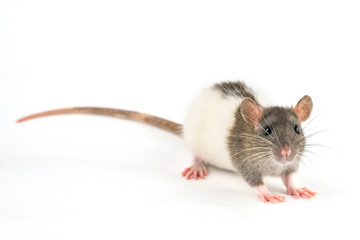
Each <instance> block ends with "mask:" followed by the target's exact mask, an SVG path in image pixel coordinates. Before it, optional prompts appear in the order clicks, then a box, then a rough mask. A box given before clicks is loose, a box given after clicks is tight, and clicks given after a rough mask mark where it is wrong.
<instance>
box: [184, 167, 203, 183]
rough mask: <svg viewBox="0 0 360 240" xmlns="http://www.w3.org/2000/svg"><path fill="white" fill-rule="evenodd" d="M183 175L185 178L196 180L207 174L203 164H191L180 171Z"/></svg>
mask: <svg viewBox="0 0 360 240" xmlns="http://www.w3.org/2000/svg"><path fill="white" fill-rule="evenodd" d="M181 175H183V177H185V178H186V179H191V178H193V179H195V180H197V179H198V178H199V177H200V178H201V179H204V178H205V176H207V175H208V173H207V170H206V167H205V166H191V167H188V168H185V170H184V171H183V172H182V173H181Z"/></svg>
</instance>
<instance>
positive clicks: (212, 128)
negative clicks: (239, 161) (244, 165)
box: [183, 82, 254, 170]
mask: <svg viewBox="0 0 360 240" xmlns="http://www.w3.org/2000/svg"><path fill="white" fill-rule="evenodd" d="M245 97H251V98H254V96H253V94H252V92H251V90H250V89H249V88H247V87H246V86H245V84H243V83H242V82H225V83H220V84H216V85H214V86H213V87H211V88H208V89H206V90H204V91H203V92H202V93H201V94H200V96H199V97H198V98H197V99H196V100H195V102H194V103H193V105H192V106H191V107H190V110H189V113H188V115H187V118H186V120H185V124H184V128H183V131H184V138H185V141H186V142H187V144H188V146H189V147H190V149H191V150H192V152H193V154H194V155H195V156H196V157H198V158H200V159H201V160H203V161H204V162H206V163H209V164H211V165H214V166H217V167H220V168H223V169H228V170H235V169H234V167H233V166H232V163H231V160H230V157H231V156H230V152H229V150H228V146H227V142H228V135H229V133H230V129H231V128H232V127H233V125H234V122H235V114H236V112H237V111H238V109H239V106H240V104H241V102H242V100H243V99H244V98H245Z"/></svg>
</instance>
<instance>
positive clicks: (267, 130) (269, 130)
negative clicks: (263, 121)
mask: <svg viewBox="0 0 360 240" xmlns="http://www.w3.org/2000/svg"><path fill="white" fill-rule="evenodd" d="M270 134H271V128H270V127H269V126H266V127H265V128H264V135H265V136H268V135H270Z"/></svg>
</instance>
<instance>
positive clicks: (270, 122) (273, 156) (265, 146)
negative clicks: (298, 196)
mask: <svg viewBox="0 0 360 240" xmlns="http://www.w3.org/2000/svg"><path fill="white" fill-rule="evenodd" d="M215 88H216V89H218V90H220V91H221V92H222V93H223V94H224V96H228V97H242V98H244V97H249V98H251V99H252V100H254V101H255V102H256V103H257V100H256V99H255V95H254V94H253V92H252V91H251V90H250V88H248V87H247V86H246V85H245V84H244V83H242V82H225V83H222V84H216V85H215ZM262 110H263V114H262V118H261V119H260V122H259V127H258V128H254V126H252V125H250V124H248V123H246V122H245V120H244V118H243V116H242V115H241V113H240V106H239V108H238V110H237V111H236V113H235V122H234V125H233V127H232V128H231V130H230V131H229V136H228V139H227V145H228V150H229V152H230V156H231V161H232V164H233V166H234V167H235V169H237V170H238V172H239V173H240V174H241V175H242V177H243V178H244V179H245V180H246V181H247V182H248V184H249V185H250V186H259V185H262V184H264V183H263V177H264V176H267V175H271V176H285V175H288V174H290V173H293V172H295V171H296V170H297V169H298V166H299V161H300V157H301V156H302V154H303V152H304V148H305V137H304V134H303V131H302V129H301V124H300V122H299V119H298V118H297V116H296V115H295V112H294V111H293V109H292V108H286V107H268V108H263V109H262ZM295 125H298V127H299V128H300V131H301V132H300V134H297V133H296V132H295V130H294V127H295ZM266 126H270V128H271V130H272V133H271V134H270V135H269V136H265V134H264V128H266ZM286 145H287V146H290V147H291V149H292V154H291V155H290V157H289V158H288V159H285V158H282V157H281V154H280V151H281V148H283V147H284V146H286Z"/></svg>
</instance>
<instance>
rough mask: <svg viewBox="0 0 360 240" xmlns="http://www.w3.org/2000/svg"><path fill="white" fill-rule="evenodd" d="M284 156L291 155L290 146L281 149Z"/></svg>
mask: <svg viewBox="0 0 360 240" xmlns="http://www.w3.org/2000/svg"><path fill="white" fill-rule="evenodd" d="M280 153H281V156H282V157H289V156H290V155H291V148H290V147H284V148H283V149H281V151H280Z"/></svg>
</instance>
